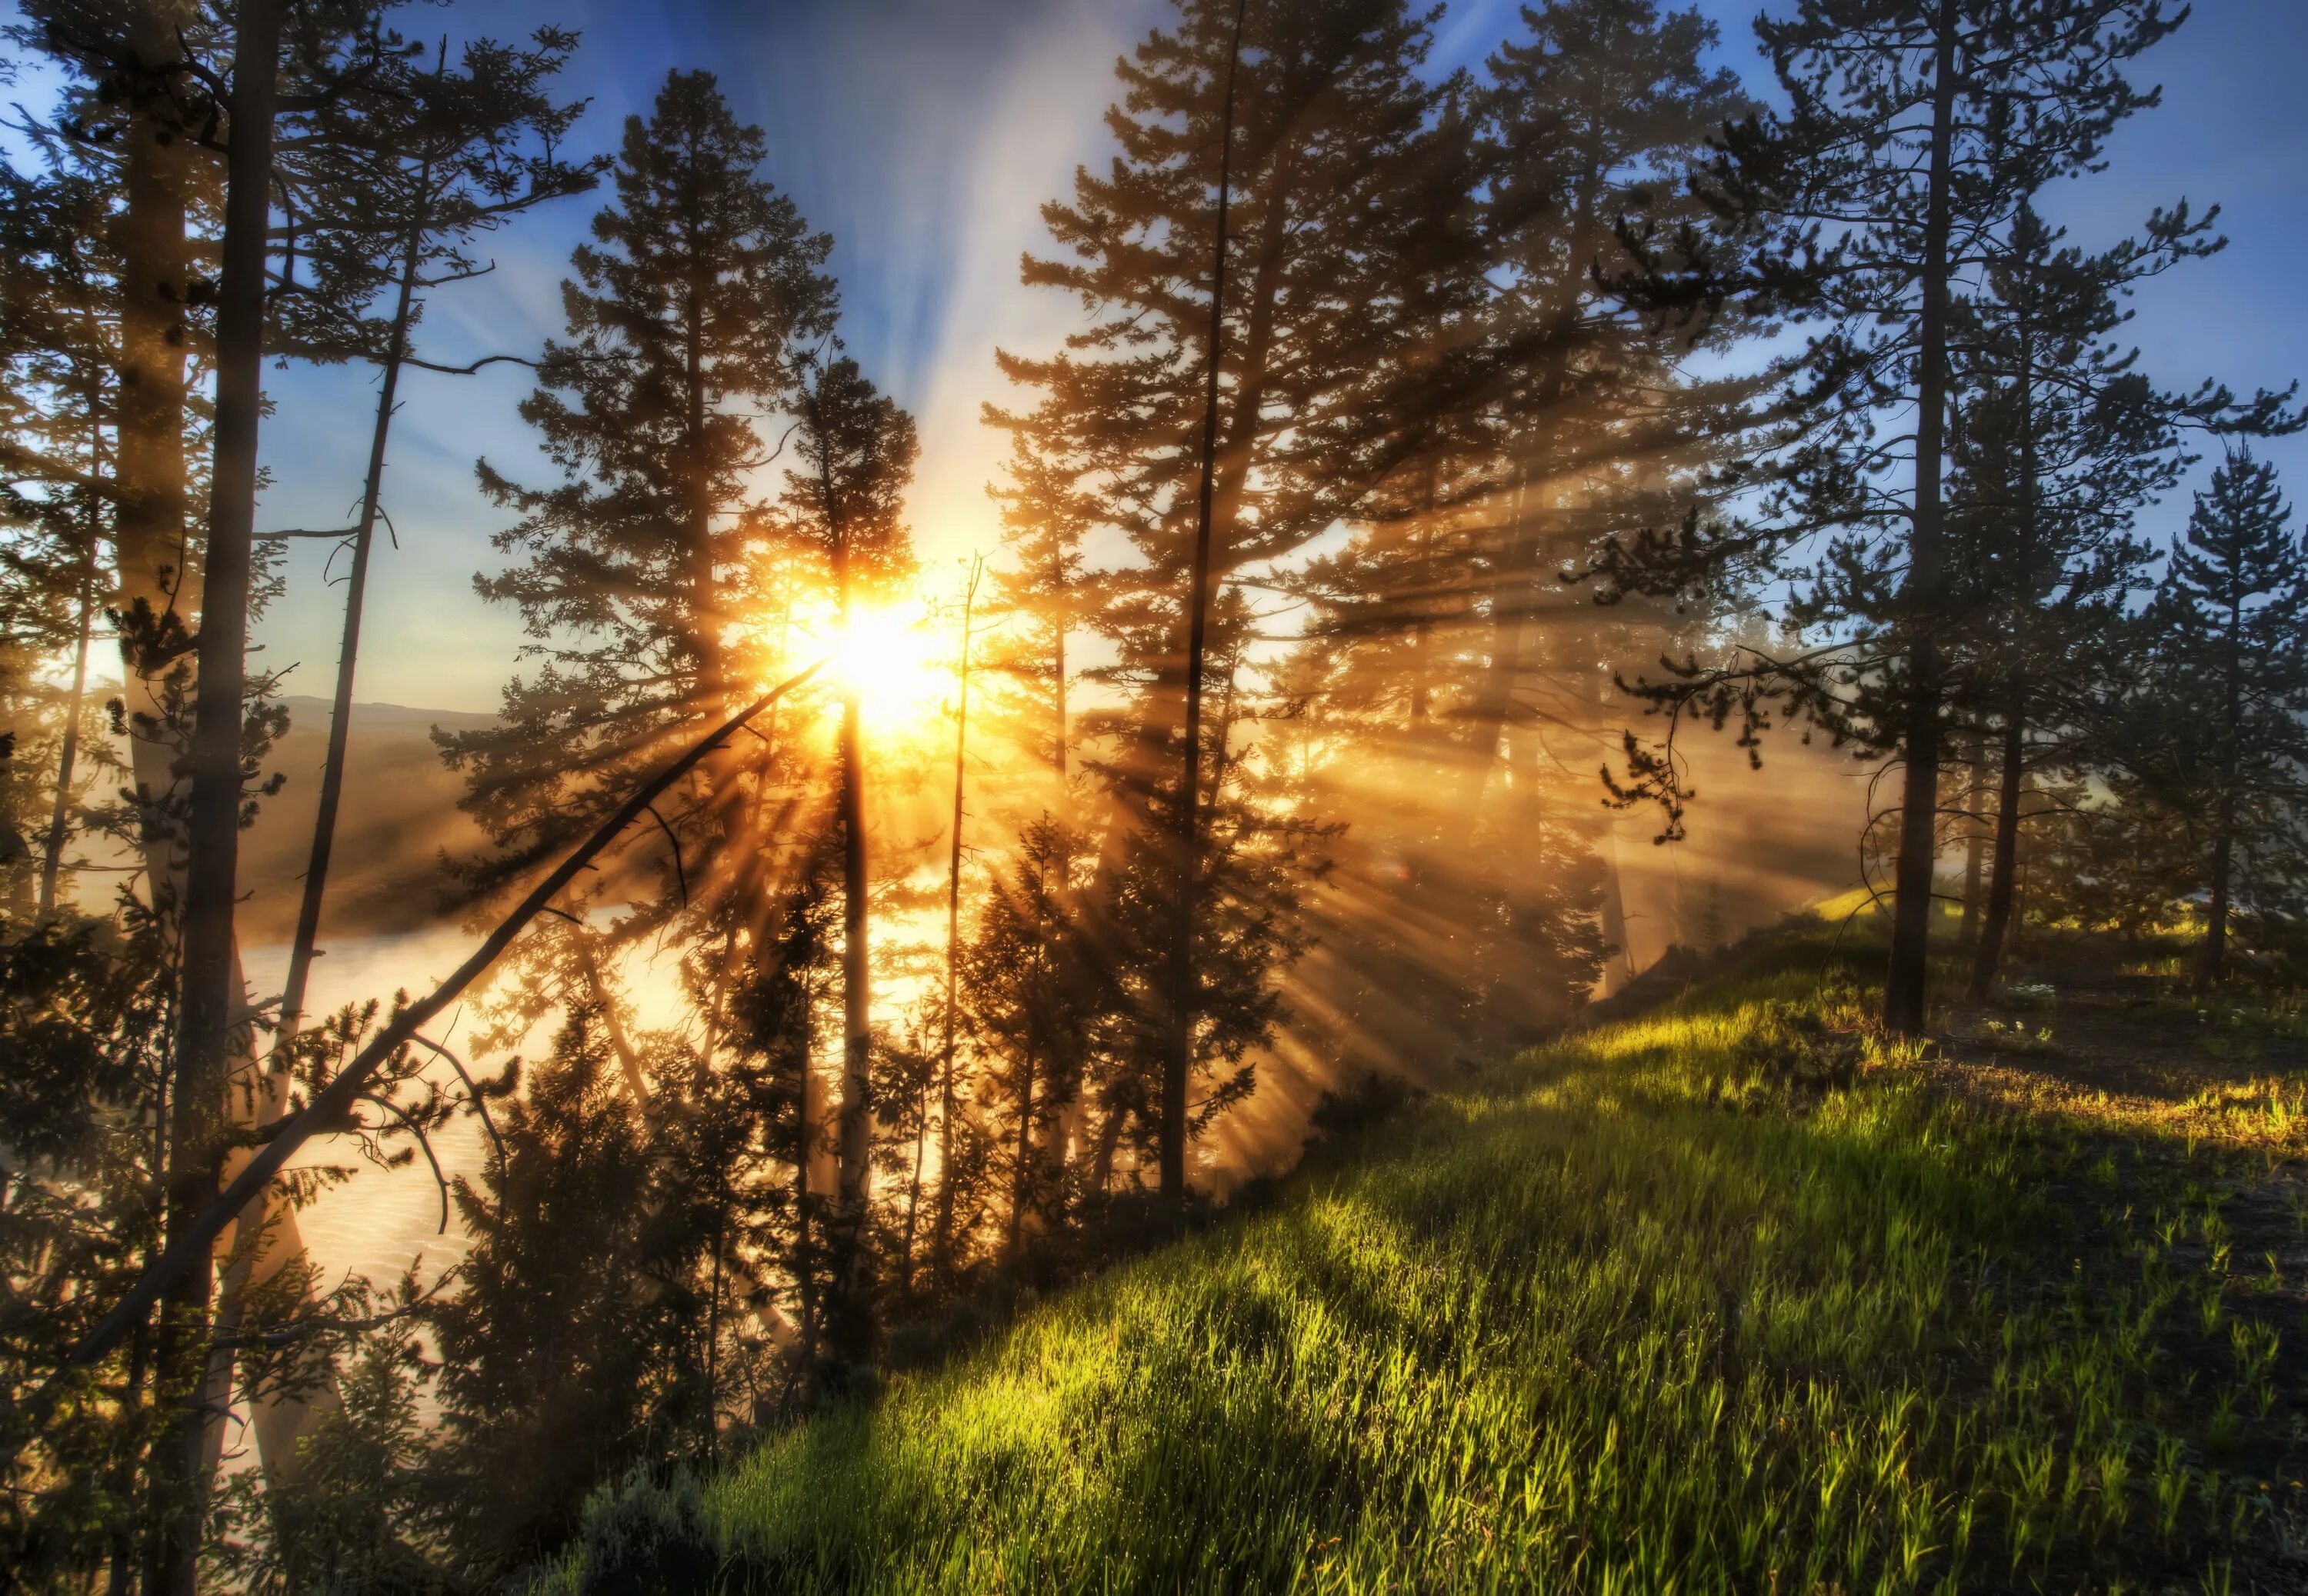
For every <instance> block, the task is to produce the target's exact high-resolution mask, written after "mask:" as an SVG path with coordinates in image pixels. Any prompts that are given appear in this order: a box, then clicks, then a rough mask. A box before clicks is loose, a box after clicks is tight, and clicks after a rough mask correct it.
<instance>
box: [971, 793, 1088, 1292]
mask: <svg viewBox="0 0 2308 1596" xmlns="http://www.w3.org/2000/svg"><path fill="white" fill-rule="evenodd" d="M1089 862H1090V860H1089V856H1088V854H1086V852H1085V850H1084V848H1083V846H1082V843H1081V838H1080V837H1077V836H1075V835H1074V834H1073V833H1072V831H1070V830H1069V829H1067V828H1066V827H1065V825H1064V823H1063V822H1062V821H1059V820H1056V819H1053V818H1051V817H1050V816H1048V815H1044V816H1043V817H1042V818H1040V819H1037V820H1035V821H1033V822H1031V823H1030V824H1029V825H1028V826H1027V828H1025V830H1024V831H1023V832H1021V834H1020V836H1019V838H1018V844H1017V846H1016V848H1015V849H1014V850H1013V851H1012V856H1011V862H1010V869H1009V871H1007V873H1006V874H1005V875H1004V876H1002V877H997V879H996V880H995V881H994V883H993V884H992V887H991V888H990V889H989V890H988V892H987V893H986V898H985V901H984V904H983V905H982V906H981V908H980V909H979V911H978V917H977V925H976V927H975V928H974V930H973V931H972V934H971V937H970V940H969V948H968V949H967V953H966V957H965V964H964V986H963V996H962V1003H963V1006H964V1007H965V1008H966V1009H967V1011H968V1013H969V1026H970V1033H971V1035H972V1037H973V1038H974V1039H975V1041H976V1042H977V1045H978V1047H979V1048H980V1049H981V1050H983V1051H984V1052H985V1053H986V1057H987V1059H988V1060H989V1063H990V1069H989V1071H988V1075H987V1078H986V1082H985V1084H984V1085H983V1086H982V1087H981V1089H980V1092H979V1095H978V1103H979V1106H980V1109H981V1111H983V1112H985V1113H986V1114H987V1115H989V1116H990V1117H992V1118H994V1119H995V1121H996V1122H997V1123H1002V1124H1003V1125H1004V1129H1003V1136H1002V1144H1003V1156H1002V1164H1003V1171H1004V1172H1005V1173H1006V1174H1007V1176H1008V1180H1007V1182H1006V1184H1007V1188H1008V1189H1007V1191H1006V1193H1005V1196H1006V1197H1007V1198H1008V1203H1007V1213H1006V1215H1005V1226H1006V1229H1005V1238H1004V1241H1003V1252H1004V1256H1005V1257H1007V1259H1008V1260H1009V1261H1010V1262H1011V1263H1012V1265H1015V1264H1016V1263H1017V1262H1018V1261H1019V1260H1020V1258H1021V1256H1022V1255H1023V1253H1024V1250H1025V1248H1026V1244H1027V1241H1028V1239H1029V1236H1030V1235H1032V1234H1033V1233H1035V1232H1036V1231H1043V1230H1048V1229H1055V1228H1057V1227H1058V1226H1060V1225H1062V1224H1063V1223H1064V1222H1065V1219H1066V1217H1067V1214H1066V1195H1067V1194H1066V1191H1065V1186H1064V1153H1065V1149H1064V1146H1063V1138H1064V1120H1065V1115H1066V1111H1067V1110H1068V1109H1069V1108H1071V1107H1072V1104H1073V1103H1074V1101H1075V1099H1076V1097H1077V1096H1078V1095H1079V1094H1080V1093H1081V1090H1082V1080H1083V1074H1084V1071H1085V1068H1086V1067H1087V1065H1088V1062H1089V1055H1090V1052H1091V1050H1092V1048H1093V1047H1094V1045H1095V1044H1096V1041H1097V1034H1098V1027H1099V1025H1100V1022H1101V1019H1102V1017H1104V1016H1105V1015H1106V1014H1107V1013H1108V1012H1110V1011H1111V1005H1110V1002H1109V1000H1107V994H1106V993H1105V991H1103V982H1101V980H1100V978H1099V973H1098V965H1097V963H1096V961H1095V960H1094V959H1091V958H1089V957H1088V952H1089V950H1088V949H1087V948H1086V947H1085V946H1084V944H1083V941H1082V938H1081V927H1080V925H1079V923H1078V921H1077V919H1076V914H1077V911H1076V909H1075V908H1074V905H1075V904H1076V903H1078V902H1079V900H1080V896H1081V891H1082V889H1083V888H1085V887H1086V886H1087V885H1088V881H1087V874H1086V867H1087V866H1088V865H1089Z"/></svg>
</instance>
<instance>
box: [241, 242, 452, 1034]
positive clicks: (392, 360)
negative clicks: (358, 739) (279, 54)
mask: <svg viewBox="0 0 2308 1596" xmlns="http://www.w3.org/2000/svg"><path fill="white" fill-rule="evenodd" d="M422 239H423V234H422V230H421V223H418V224H412V225H411V226H410V227H409V236H408V237H407V239H406V240H404V242H403V244H402V246H401V256H400V287H399V289H398V291H397V292H396V295H395V296H394V300H393V307H392V330H391V331H390V332H389V333H388V334H387V338H386V343H385V353H384V362H383V369H382V372H381V374H380V380H379V384H378V388H377V396H376V421H375V425H374V426H373V427H372V428H371V429H370V433H369V444H368V474H367V476H366V477H365V478H363V480H362V484H361V504H360V520H359V522H358V524H357V526H356V527H355V528H354V529H353V556H352V564H351V567H350V569H349V571H347V573H346V579H345V619H344V628H343V632H342V636H341V638H340V641H339V643H338V646H337V683H336V696H335V698H334V699H333V701H332V703H331V705H330V708H329V751H328V756H327V758H326V759H325V760H324V761H323V764H322V767H321V795H320V804H319V807H318V809H317V810H316V811H314V817H313V845H312V849H311V852H310V854H309V856H308V857H307V859H306V865H305V888H304V896H303V897H302V899H301V900H300V901H299V902H298V904H297V931H296V935H295V937H294V939H293V940H291V941H290V943H289V945H288V976H287V978H286V979H285V980H284V981H283V982H282V983H281V988H280V1029H279V1032H278V1033H277V1035H278V1040H277V1041H276V1043H275V1044H274V1051H273V1063H272V1068H273V1072H274V1074H275V1075H276V1076H278V1075H280V1073H282V1072H283V1071H285V1070H286V1068H288V1062H289V1060H290V1057H291V1055H290V1053H289V1051H288V1050H289V1048H290V1047H291V1045H292V1044H293V1043H295V1041H296V1039H297V1029H298V1027H299V1025H302V1023H303V1021H304V1017H305V988H306V982H308V981H309V980H310V978H311V976H312V971H313V954H314V946H315V944H316V943H317V942H318V941H319V940H320V934H321V905H322V901H323V898H324V897H325V896H326V894H327V890H328V881H329V863H330V858H331V855H332V853H333V852H334V849H335V846H336V835H337V811H338V809H339V808H340V806H341V805H342V803H343V802H344V794H345V764H346V759H347V755H348V752H349V748H350V744H351V739H352V718H353V675H354V669H355V666H356V665H357V661H358V659H359V657H360V634H361V616H362V611H363V609H364V607H365V605H366V599H367V595H368V562H369V555H370V554H371V553H372V552H373V551H374V550H375V546H376V520H377V507H378V504H379V502H380V498H381V495H382V493H383V487H384V459H385V444H386V442H387V441H388V440H389V439H390V437H391V435H392V412H393V407H394V402H395V396H396V394H397V393H398V392H399V390H400V365H401V359H402V356H404V355H405V354H406V353H407V352H408V340H409V320H410V318H411V316H412V314H413V313H414V312H415V308H416V296H417V271H418V250H419V247H420V245H421V244H422Z"/></svg>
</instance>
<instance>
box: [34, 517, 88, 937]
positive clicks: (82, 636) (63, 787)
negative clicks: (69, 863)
mask: <svg viewBox="0 0 2308 1596" xmlns="http://www.w3.org/2000/svg"><path fill="white" fill-rule="evenodd" d="M89 519H90V525H89V527H88V528H87V529H86V532H87V537H88V552H87V554H86V556H85V558H84V560H83V562H82V566H81V573H80V597H79V603H80V625H79V629H78V633H77V636H76V639H75V641H74V644H73V678H72V691H70V692H68V693H66V694H65V734H64V747H63V748H62V750H61V751H59V752H58V754H57V757H56V805H55V807H54V808H53V809H52V810H51V811H49V815H48V840H47V850H46V852H45V853H44V854H42V856H41V859H40V900H39V906H40V914H41V915H42V916H43V917H45V916H47V915H49V914H55V913H56V881H57V878H58V877H59V876H60V875H62V874H63V872H64V862H65V839H66V837H68V836H69V834H70V832H71V830H72V784H73V766H74V765H75V764H76V763H78V762H79V759H80V722H81V708H82V704H83V703H84V702H85V701H86V699H87V696H88V649H89V641H90V636H91V635H92V634H93V632H94V631H95V629H96V527H95V525H94V521H95V516H94V512H93V511H92V510H91V511H90V517H89Z"/></svg>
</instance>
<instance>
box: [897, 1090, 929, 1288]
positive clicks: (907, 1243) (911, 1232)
mask: <svg viewBox="0 0 2308 1596" xmlns="http://www.w3.org/2000/svg"><path fill="white" fill-rule="evenodd" d="M914 1112H915V1114H916V1116H917V1118H916V1119H915V1121H914V1169H913V1174H912V1176H911V1177H910V1178H909V1180H907V1182H906V1234H905V1240H904V1241H903V1242H902V1243H901V1244H900V1247H899V1249H898V1295H899V1296H900V1297H903V1298H910V1297H911V1296H912V1295H913V1294H914V1236H915V1234H916V1232H917V1224H918V1222H919V1221H920V1218H921V1212H922V1165H923V1164H924V1163H926V1162H927V1161H928V1159H929V1152H930V1094H929V1088H928V1086H927V1085H924V1086H923V1088H922V1091H921V1093H920V1094H919V1095H918V1096H917V1098H916V1100H915V1103H914Z"/></svg>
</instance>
